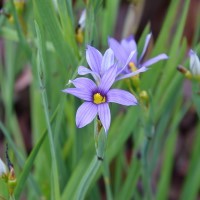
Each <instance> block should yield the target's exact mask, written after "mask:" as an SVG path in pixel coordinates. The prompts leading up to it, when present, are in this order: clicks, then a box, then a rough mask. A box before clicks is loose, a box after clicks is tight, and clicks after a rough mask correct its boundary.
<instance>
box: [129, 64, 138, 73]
mask: <svg viewBox="0 0 200 200" xmlns="http://www.w3.org/2000/svg"><path fill="white" fill-rule="evenodd" d="M128 66H129V69H130V70H131V71H132V72H135V71H136V70H137V67H136V66H135V63H134V62H130V63H129V64H128Z"/></svg>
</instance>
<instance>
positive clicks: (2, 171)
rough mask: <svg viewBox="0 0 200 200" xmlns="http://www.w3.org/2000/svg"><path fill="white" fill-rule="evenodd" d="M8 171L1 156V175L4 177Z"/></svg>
mask: <svg viewBox="0 0 200 200" xmlns="http://www.w3.org/2000/svg"><path fill="white" fill-rule="evenodd" d="M6 173H7V170H6V165H5V164H4V162H3V161H2V160H1V158H0V177H3V176H4V175H5V174H6Z"/></svg>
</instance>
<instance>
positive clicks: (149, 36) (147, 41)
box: [138, 33, 151, 63]
mask: <svg viewBox="0 0 200 200" xmlns="http://www.w3.org/2000/svg"><path fill="white" fill-rule="evenodd" d="M150 39H151V33H149V34H148V35H147V37H146V39H145V44H144V48H143V50H142V54H141V56H140V58H139V61H138V63H140V62H141V60H142V59H143V57H144V54H145V53H146V51H147V48H148V45H149V42H150Z"/></svg>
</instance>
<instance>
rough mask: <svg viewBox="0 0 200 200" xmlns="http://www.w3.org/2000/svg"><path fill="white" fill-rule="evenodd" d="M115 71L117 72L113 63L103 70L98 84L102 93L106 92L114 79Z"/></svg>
mask: <svg viewBox="0 0 200 200" xmlns="http://www.w3.org/2000/svg"><path fill="white" fill-rule="evenodd" d="M116 73H117V67H116V66H115V65H114V66H112V67H111V68H109V69H108V70H107V71H106V72H105V74H104V75H103V77H102V79H101V82H100V85H99V89H100V90H101V92H102V93H105V94H106V93H107V91H108V90H109V89H110V87H111V86H112V84H113V83H114V81H115V78H116Z"/></svg>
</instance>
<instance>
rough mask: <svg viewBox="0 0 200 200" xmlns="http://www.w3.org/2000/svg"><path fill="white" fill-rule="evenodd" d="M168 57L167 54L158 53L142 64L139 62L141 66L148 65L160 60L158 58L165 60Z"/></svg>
mask: <svg viewBox="0 0 200 200" xmlns="http://www.w3.org/2000/svg"><path fill="white" fill-rule="evenodd" d="M165 59H168V56H167V55H166V54H164V53H163V54H160V55H158V56H156V57H154V58H151V59H149V60H147V61H146V62H144V63H143V64H141V66H142V67H148V66H150V65H153V64H154V63H156V62H158V61H160V60H165Z"/></svg>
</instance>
